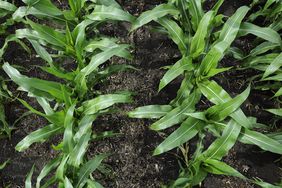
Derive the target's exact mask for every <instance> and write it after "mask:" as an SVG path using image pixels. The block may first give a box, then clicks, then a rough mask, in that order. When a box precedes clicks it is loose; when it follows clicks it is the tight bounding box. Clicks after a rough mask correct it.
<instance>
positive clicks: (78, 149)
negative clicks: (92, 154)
mask: <svg viewBox="0 0 282 188" xmlns="http://www.w3.org/2000/svg"><path fill="white" fill-rule="evenodd" d="M90 136H91V131H89V132H88V133H86V134H85V135H83V136H82V137H80V139H79V141H78V143H77V144H76V146H75V148H74V149H73V150H72V152H71V153H70V156H69V160H68V163H69V164H70V165H72V166H74V167H77V168H78V167H79V166H80V165H81V164H82V162H83V157H84V154H85V152H86V149H87V147H88V142H89V140H90Z"/></svg>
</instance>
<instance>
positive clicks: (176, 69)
mask: <svg viewBox="0 0 282 188" xmlns="http://www.w3.org/2000/svg"><path fill="white" fill-rule="evenodd" d="M193 67H194V66H193V64H192V60H191V59H190V58H187V57H184V58H182V59H180V60H179V61H178V62H176V63H175V64H174V65H173V66H172V67H171V68H170V69H169V70H168V71H167V72H166V73H165V75H164V76H163V78H162V79H161V81H160V84H159V91H161V90H162V89H163V88H164V87H165V86H167V85H168V84H169V83H170V82H171V81H172V80H174V79H175V78H177V77H178V76H180V75H181V74H183V73H184V71H190V70H192V69H193Z"/></svg>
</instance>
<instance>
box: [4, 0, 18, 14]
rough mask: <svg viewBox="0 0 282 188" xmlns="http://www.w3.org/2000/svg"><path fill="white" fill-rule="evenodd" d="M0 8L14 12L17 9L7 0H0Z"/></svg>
mask: <svg viewBox="0 0 282 188" xmlns="http://www.w3.org/2000/svg"><path fill="white" fill-rule="evenodd" d="M0 9H2V10H1V11H3V9H4V10H7V11H10V12H14V11H16V10H17V7H16V6H15V5H13V4H12V3H9V2H7V1H0Z"/></svg>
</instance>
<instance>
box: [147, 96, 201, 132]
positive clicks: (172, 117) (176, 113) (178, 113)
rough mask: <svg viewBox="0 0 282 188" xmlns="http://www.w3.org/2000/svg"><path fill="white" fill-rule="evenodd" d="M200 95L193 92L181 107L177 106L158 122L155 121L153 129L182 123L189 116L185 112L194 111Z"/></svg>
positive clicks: (161, 128)
mask: <svg viewBox="0 0 282 188" xmlns="http://www.w3.org/2000/svg"><path fill="white" fill-rule="evenodd" d="M199 98H200V95H199V94H198V93H197V92H193V93H192V94H191V95H190V96H189V97H188V98H187V99H186V100H185V101H184V102H183V103H182V104H181V106H179V107H176V108H175V109H173V110H172V111H170V112H169V113H167V114H166V115H165V116H164V117H162V118H161V119H160V120H158V121H157V122H155V123H153V124H152V125H151V126H150V128H151V129H152V130H163V129H166V128H169V127H171V126H173V125H175V124H178V123H181V122H182V121H183V120H184V119H186V118H187V116H186V115H185V114H184V113H189V112H193V111H194V109H195V104H196V103H197V102H198V101H199Z"/></svg>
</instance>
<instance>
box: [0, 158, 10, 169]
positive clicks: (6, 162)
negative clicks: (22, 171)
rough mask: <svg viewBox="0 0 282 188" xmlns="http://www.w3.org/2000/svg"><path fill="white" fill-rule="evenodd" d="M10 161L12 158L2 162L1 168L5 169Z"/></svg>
mask: <svg viewBox="0 0 282 188" xmlns="http://www.w3.org/2000/svg"><path fill="white" fill-rule="evenodd" d="M9 162H10V160H7V161H5V162H4V163H2V164H0V170H2V169H4V168H5V167H6V166H7V164H8V163H9Z"/></svg>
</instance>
